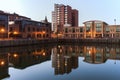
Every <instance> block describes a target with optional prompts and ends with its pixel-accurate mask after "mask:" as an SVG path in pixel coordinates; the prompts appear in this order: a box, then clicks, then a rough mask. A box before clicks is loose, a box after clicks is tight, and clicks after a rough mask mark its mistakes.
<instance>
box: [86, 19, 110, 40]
mask: <svg viewBox="0 0 120 80" xmlns="http://www.w3.org/2000/svg"><path fill="white" fill-rule="evenodd" d="M84 25H85V28H84V38H102V37H104V33H105V32H106V31H105V29H106V27H107V26H108V24H107V23H106V22H103V21H99V20H91V21H86V22H84Z"/></svg>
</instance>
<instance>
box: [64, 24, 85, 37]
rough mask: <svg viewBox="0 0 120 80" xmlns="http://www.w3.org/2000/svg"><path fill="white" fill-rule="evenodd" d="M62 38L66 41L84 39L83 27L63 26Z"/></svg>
mask: <svg viewBox="0 0 120 80" xmlns="http://www.w3.org/2000/svg"><path fill="white" fill-rule="evenodd" d="M63 37H64V38H67V39H70V38H71V39H80V38H84V27H83V26H80V27H71V26H64V28H63Z"/></svg>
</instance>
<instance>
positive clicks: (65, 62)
mask: <svg viewBox="0 0 120 80" xmlns="http://www.w3.org/2000/svg"><path fill="white" fill-rule="evenodd" d="M52 67H53V68H54V71H55V75H58V74H64V73H67V74H68V73H70V72H71V71H72V69H76V68H77V67H78V54H76V52H75V50H74V53H73V51H72V47H70V46H60V45H58V46H57V47H54V48H53V54H52Z"/></svg>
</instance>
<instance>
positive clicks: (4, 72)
mask: <svg viewBox="0 0 120 80" xmlns="http://www.w3.org/2000/svg"><path fill="white" fill-rule="evenodd" d="M6 77H9V74H8V54H0V80H1V79H2V78H6Z"/></svg>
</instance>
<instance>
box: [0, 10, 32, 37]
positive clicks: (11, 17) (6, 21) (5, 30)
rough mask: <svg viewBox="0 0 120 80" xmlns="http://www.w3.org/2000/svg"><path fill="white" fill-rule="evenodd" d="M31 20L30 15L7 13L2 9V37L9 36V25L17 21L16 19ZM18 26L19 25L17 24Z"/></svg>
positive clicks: (0, 24)
mask: <svg viewBox="0 0 120 80" xmlns="http://www.w3.org/2000/svg"><path fill="white" fill-rule="evenodd" d="M22 19H25V20H31V19H30V18H28V17H25V16H20V15H18V14H16V13H13V14H11V13H7V12H4V11H0V38H9V34H10V33H9V26H11V25H12V24H14V23H15V21H16V20H22ZM16 26H17V25H16Z"/></svg>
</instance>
